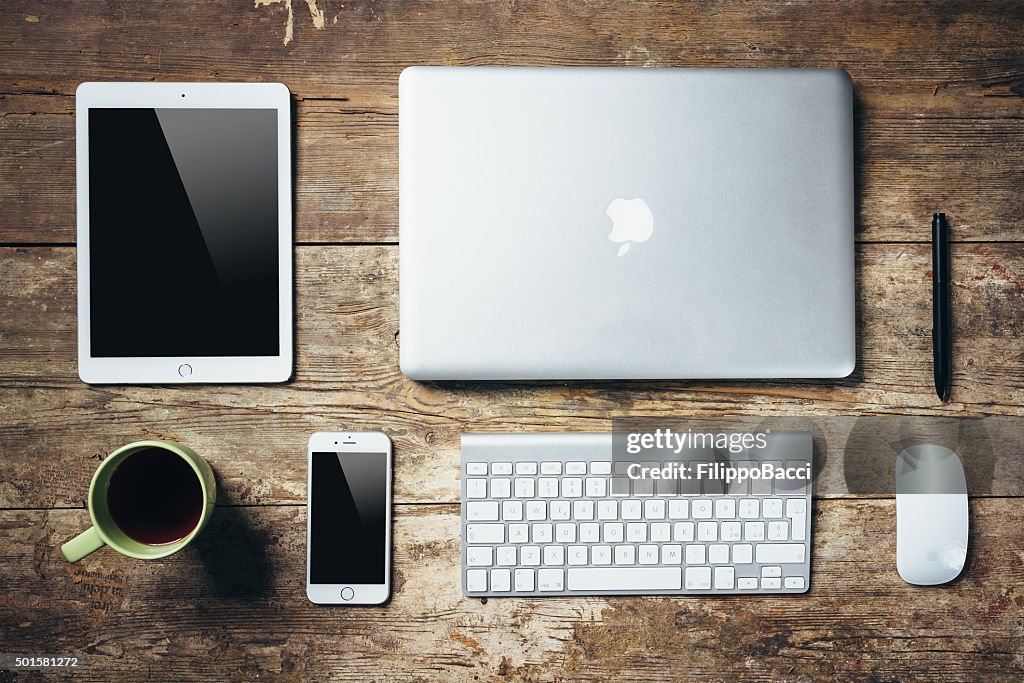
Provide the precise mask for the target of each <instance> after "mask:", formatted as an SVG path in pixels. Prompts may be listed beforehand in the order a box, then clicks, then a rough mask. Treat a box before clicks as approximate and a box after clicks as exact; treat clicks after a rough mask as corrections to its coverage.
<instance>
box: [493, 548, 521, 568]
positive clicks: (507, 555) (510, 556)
mask: <svg viewBox="0 0 1024 683" xmlns="http://www.w3.org/2000/svg"><path fill="white" fill-rule="evenodd" d="M496 564H497V565H498V566H499V567H514V566H516V564H518V563H517V562H516V547H515V546H514V545H503V546H499V547H498V561H497V563H496Z"/></svg>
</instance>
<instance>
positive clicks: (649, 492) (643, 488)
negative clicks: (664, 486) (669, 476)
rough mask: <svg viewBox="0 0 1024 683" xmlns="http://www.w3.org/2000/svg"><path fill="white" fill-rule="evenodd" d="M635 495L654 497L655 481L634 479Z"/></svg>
mask: <svg viewBox="0 0 1024 683" xmlns="http://www.w3.org/2000/svg"><path fill="white" fill-rule="evenodd" d="M633 495H634V496H653V495H654V480H653V479H634V480H633Z"/></svg>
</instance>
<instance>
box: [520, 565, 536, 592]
mask: <svg viewBox="0 0 1024 683" xmlns="http://www.w3.org/2000/svg"><path fill="white" fill-rule="evenodd" d="M533 578H534V577H533V570H532V569H517V570H516V592H518V593H527V592H530V591H532V590H533Z"/></svg>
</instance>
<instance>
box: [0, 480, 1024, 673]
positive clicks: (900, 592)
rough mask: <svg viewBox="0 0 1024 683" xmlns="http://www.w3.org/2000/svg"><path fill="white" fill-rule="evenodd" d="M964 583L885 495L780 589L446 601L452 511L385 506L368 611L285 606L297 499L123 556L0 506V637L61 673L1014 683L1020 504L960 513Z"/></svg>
mask: <svg viewBox="0 0 1024 683" xmlns="http://www.w3.org/2000/svg"><path fill="white" fill-rule="evenodd" d="M971 505H972V507H971V511H972V524H973V536H972V551H971V555H970V558H969V567H968V571H967V573H966V575H965V576H964V577H963V578H961V579H960V580H958V581H956V582H955V583H953V584H952V585H951V586H949V587H947V588H945V589H939V590H938V591H937V590H936V589H928V588H914V587H911V586H907V585H906V584H904V583H903V582H902V580H901V579H900V578H899V577H898V576H897V574H896V571H895V567H894V560H893V557H894V552H895V548H894V538H895V534H894V529H893V525H894V520H895V514H894V509H893V503H892V501H891V500H890V501H860V502H851V501H845V502H841V503H840V502H836V501H826V502H821V501H818V502H817V503H816V505H815V518H814V524H815V530H814V533H815V543H814V552H813V557H814V565H813V574H812V585H811V591H810V593H808V594H807V595H804V596H799V597H779V598H772V597H762V596H757V597H743V596H740V597H736V598H721V597H714V598H701V597H684V598H662V597H652V598H609V599H604V598H573V599H553V598H546V599H532V600H526V599H490V600H487V601H483V600H480V599H468V598H463V597H462V595H461V587H460V583H459V572H458V566H457V562H458V557H459V540H458V538H459V528H458V508H457V507H456V506H451V505H449V506H421V505H414V506H408V505H405V506H399V507H398V508H397V510H396V517H395V539H394V543H395V545H394V547H395V558H394V577H395V589H394V595H393V598H392V600H391V602H390V603H389V604H388V606H387V607H386V608H351V609H344V608H325V607H316V606H314V605H311V604H309V603H308V602H306V599H305V595H304V584H303V576H304V563H305V551H304V547H305V544H304V536H303V533H304V531H303V530H304V525H305V509H304V508H302V507H256V508H252V507H243V508H223V507H218V509H217V510H216V512H215V514H214V516H213V518H212V520H211V524H210V527H209V528H208V529H207V530H206V531H204V536H205V538H204V537H200V539H199V540H198V541H197V543H196V544H195V546H194V547H193V548H189V549H187V550H186V551H184V552H182V553H181V554H179V555H177V556H174V557H172V558H169V559H167V560H164V561H158V562H151V563H142V562H137V561H133V560H129V559H127V558H123V557H121V556H118V555H117V554H116V553H113V552H112V551H110V550H106V549H105V550H101V551H99V552H98V553H97V554H95V555H93V556H91V557H90V558H89V559H88V560H87V561H85V562H83V563H81V564H77V565H69V564H68V563H66V562H65V561H64V560H63V559H62V558H61V557H60V553H59V550H58V545H59V543H61V542H62V541H63V540H65V539H66V538H68V537H69V536H70V535H72V534H74V533H75V532H76V531H78V530H80V529H81V528H82V527H83V525H84V524H85V523H86V516H85V513H84V511H82V510H54V511H6V512H0V546H2V547H3V548H4V552H3V553H2V555H0V575H3V576H4V583H5V587H6V590H4V591H3V593H2V594H0V642H2V643H4V648H6V649H13V650H17V651H27V652H35V651H41V650H46V651H58V652H61V653H76V654H78V655H79V656H82V657H83V658H84V661H85V663H86V666H85V668H83V669H81V670H80V671H78V672H76V674H75V680H110V679H111V678H136V677H140V676H142V677H145V676H147V675H148V676H152V677H156V678H160V679H162V680H246V681H251V680H256V679H257V678H258V679H259V680H295V679H302V680H328V679H332V680H333V679H335V677H338V676H341V674H340V672H344V674H343V676H341V677H342V678H344V679H345V680H353V679H374V680H381V679H384V680H391V679H395V680H437V679H443V680H456V681H472V680H480V679H482V680H493V679H499V678H500V679H505V680H514V681H548V680H583V679H594V678H598V679H602V680H626V679H629V680H640V679H644V680H657V681H667V680H673V679H678V678H683V677H685V678H687V679H702V680H723V679H726V680H730V679H736V678H738V677H744V678H749V679H755V680H769V679H772V680H778V679H779V678H785V679H789V680H820V679H823V678H831V679H843V680H850V679H851V678H852V679H860V680H894V679H906V678H908V676H907V673H908V672H911V671H912V672H914V676H913V677H914V678H915V679H916V680H925V679H928V680H944V681H948V680H982V679H983V680H1006V681H1009V680H1019V679H1020V678H1021V676H1024V657H1022V653H1024V626H1022V623H1024V621H1022V615H1024V611H1022V610H1024V570H1022V569H1021V563H1020V548H1021V547H1024V512H1022V510H1021V507H1020V505H1019V501H1016V500H1011V499H986V500H980V501H979V500H975V501H973V502H972V504H971Z"/></svg>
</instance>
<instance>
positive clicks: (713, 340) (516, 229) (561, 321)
mask: <svg viewBox="0 0 1024 683" xmlns="http://www.w3.org/2000/svg"><path fill="white" fill-rule="evenodd" d="M399 91H400V94H399V128H400V155H399V156H400V187H399V194H400V260H401V266H400V280H401V285H400V290H401V293H400V304H401V365H402V371H403V372H404V373H405V374H406V375H407V376H409V377H411V378H413V379H423V380H445V379H448V380H455V379H492V380H525V379H687V378H692V379H730V378H784V377H808V378H809V377H816V378H826V377H844V376H846V375H848V374H849V373H850V372H851V371H852V370H853V367H854V363H855V337H856V335H855V329H854V250H853V215H854V198H853V183H854V177H853V104H852V88H851V84H850V79H849V77H848V76H847V75H846V74H845V73H844V72H842V71H839V70H831V69H623V68H520V67H412V68H409V69H406V70H405V71H404V72H403V73H402V76H401V80H400V88H399Z"/></svg>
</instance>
